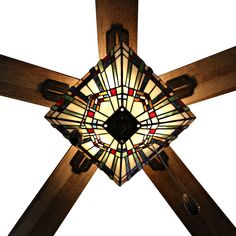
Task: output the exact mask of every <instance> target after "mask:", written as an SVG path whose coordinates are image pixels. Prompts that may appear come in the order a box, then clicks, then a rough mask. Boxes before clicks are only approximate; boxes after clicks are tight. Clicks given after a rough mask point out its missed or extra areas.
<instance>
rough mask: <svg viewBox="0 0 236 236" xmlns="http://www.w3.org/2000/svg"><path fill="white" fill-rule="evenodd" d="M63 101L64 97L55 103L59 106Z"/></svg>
mask: <svg viewBox="0 0 236 236" xmlns="http://www.w3.org/2000/svg"><path fill="white" fill-rule="evenodd" d="M63 103H64V99H61V100H59V101H58V102H57V103H56V106H58V107H59V106H61V105H62V104H63Z"/></svg>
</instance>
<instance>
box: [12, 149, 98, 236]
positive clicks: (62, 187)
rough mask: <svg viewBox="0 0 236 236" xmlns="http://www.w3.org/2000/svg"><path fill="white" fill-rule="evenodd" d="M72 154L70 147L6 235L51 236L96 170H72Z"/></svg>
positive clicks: (72, 150)
mask: <svg viewBox="0 0 236 236" xmlns="http://www.w3.org/2000/svg"><path fill="white" fill-rule="evenodd" d="M76 153H77V148H75V147H74V146H71V148H70V149H69V150H68V152H67V153H66V154H65V156H64V157H63V159H62V160H61V162H60V163H59V165H58V166H57V167H56V168H55V170H54V171H53V172H52V174H51V176H50V177H49V178H48V180H47V181H46V182H45V184H44V185H43V187H42V188H41V190H40V191H39V192H38V194H37V195H36V197H35V198H34V199H33V201H32V202H31V204H30V205H29V207H28V208H27V209H26V211H25V212H24V214H23V215H22V216H21V218H20V219H19V221H18V222H17V223H16V225H15V226H14V228H13V229H12V231H11V232H10V234H9V236H13V235H15V236H19V235H34V236H42V235H45V236H47V235H54V233H55V232H56V231H57V229H58V227H59V226H60V224H61V223H62V221H63V220H64V218H65V217H66V215H67V214H68V212H69V211H70V209H71V208H72V206H73V205H74V203H75V201H76V200H77V198H78V197H79V196H80V194H81V193H82V191H83V190H84V188H85V187H86V185H87V183H88V182H89V180H90V179H91V177H92V176H93V174H94V173H95V171H96V169H97V167H96V166H95V165H92V166H91V167H90V168H89V169H88V170H87V171H85V172H81V173H80V174H75V173H73V172H72V171H71V166H70V161H71V159H72V158H73V156H75V155H76Z"/></svg>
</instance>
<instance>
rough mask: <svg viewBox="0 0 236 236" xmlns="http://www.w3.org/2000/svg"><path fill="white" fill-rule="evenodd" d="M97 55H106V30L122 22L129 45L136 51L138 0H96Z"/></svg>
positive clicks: (101, 56)
mask: <svg viewBox="0 0 236 236" xmlns="http://www.w3.org/2000/svg"><path fill="white" fill-rule="evenodd" d="M96 16H97V32H98V49H99V57H100V58H103V57H105V56H106V54H107V53H106V32H107V31H108V30H109V29H110V28H111V25H112V24H122V25H123V27H124V28H125V29H126V30H128V32H129V46H130V47H131V48H132V49H133V50H134V51H135V52H137V29H138V0H119V1H116V0H96Z"/></svg>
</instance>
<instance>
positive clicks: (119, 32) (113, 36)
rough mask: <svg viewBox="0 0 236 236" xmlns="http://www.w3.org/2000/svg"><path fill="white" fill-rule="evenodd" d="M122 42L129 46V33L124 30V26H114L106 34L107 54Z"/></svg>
mask: <svg viewBox="0 0 236 236" xmlns="http://www.w3.org/2000/svg"><path fill="white" fill-rule="evenodd" d="M120 42H124V43H125V44H126V45H129V32H128V30H126V29H124V28H123V25H122V24H112V25H111V29H110V30H108V31H107V32H106V50H107V54H108V53H109V52H110V51H111V49H112V48H114V47H115V46H116V45H117V44H119V43H120Z"/></svg>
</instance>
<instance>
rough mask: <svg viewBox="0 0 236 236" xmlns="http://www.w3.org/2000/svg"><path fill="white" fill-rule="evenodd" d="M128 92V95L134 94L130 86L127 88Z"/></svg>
mask: <svg viewBox="0 0 236 236" xmlns="http://www.w3.org/2000/svg"><path fill="white" fill-rule="evenodd" d="M128 94H129V96H133V95H134V90H133V89H131V88H129V90H128Z"/></svg>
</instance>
